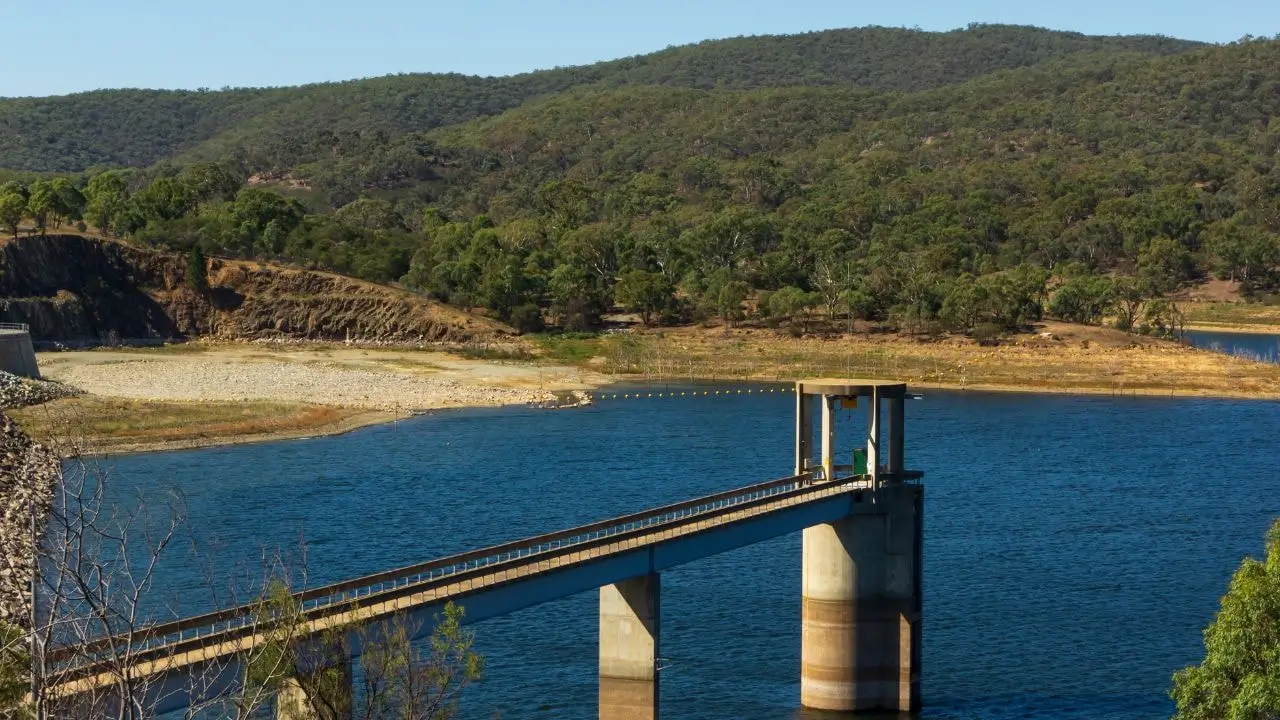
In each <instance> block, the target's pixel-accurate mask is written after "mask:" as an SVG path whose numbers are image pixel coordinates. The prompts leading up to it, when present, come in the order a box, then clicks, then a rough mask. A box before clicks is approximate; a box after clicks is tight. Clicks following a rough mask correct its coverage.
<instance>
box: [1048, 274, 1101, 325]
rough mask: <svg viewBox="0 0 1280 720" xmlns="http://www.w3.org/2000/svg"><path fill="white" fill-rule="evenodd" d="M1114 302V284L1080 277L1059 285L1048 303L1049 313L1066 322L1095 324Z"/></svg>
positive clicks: (1089, 277)
mask: <svg viewBox="0 0 1280 720" xmlns="http://www.w3.org/2000/svg"><path fill="white" fill-rule="evenodd" d="M1114 300H1115V283H1113V282H1112V281H1111V280H1110V279H1109V278H1105V277H1098V276H1089V275H1085V276H1081V277H1074V278H1071V279H1070V280H1067V281H1066V282H1064V283H1063V284H1062V285H1059V286H1058V288H1057V290H1055V291H1054V293H1053V299H1052V300H1051V301H1050V302H1049V312H1050V314H1052V315H1053V316H1055V317H1059V318H1062V319H1063V320H1066V321H1068V322H1075V323H1084V324H1092V323H1095V322H1097V321H1098V320H1099V319H1100V318H1101V317H1102V315H1103V313H1105V312H1106V311H1107V310H1108V309H1109V308H1110V307H1111V304H1112V302H1113V301H1114Z"/></svg>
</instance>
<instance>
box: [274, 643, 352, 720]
mask: <svg viewBox="0 0 1280 720" xmlns="http://www.w3.org/2000/svg"><path fill="white" fill-rule="evenodd" d="M342 650H345V648H342ZM335 662H337V664H334V663H335ZM309 693H315V694H316V695H317V696H318V697H317V698H314V700H315V701H314V702H313V698H312V697H311V696H310V694H309ZM351 708H352V698H351V658H350V656H349V655H345V654H344V655H343V656H341V660H338V658H337V657H336V656H330V655H325V656H324V666H323V667H317V668H315V669H312V670H308V671H306V674H305V675H303V676H302V677H301V678H299V677H291V678H288V679H286V680H285V681H284V683H283V684H282V685H281V687H280V690H279V692H278V693H277V694H276V720H347V719H348V718H350V717H351Z"/></svg>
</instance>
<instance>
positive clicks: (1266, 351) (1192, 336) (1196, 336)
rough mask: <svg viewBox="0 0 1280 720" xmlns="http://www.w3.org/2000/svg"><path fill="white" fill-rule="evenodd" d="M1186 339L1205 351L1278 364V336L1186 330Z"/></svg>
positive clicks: (1279, 360)
mask: <svg viewBox="0 0 1280 720" xmlns="http://www.w3.org/2000/svg"><path fill="white" fill-rule="evenodd" d="M1186 339H1187V341H1188V342H1190V343H1191V344H1192V345H1195V346H1196V347H1198V348H1204V349H1206V350H1215V351H1217V352H1224V353H1227V354H1228V355H1236V356H1239V357H1243V358H1248V359H1250V360H1261V361H1263V362H1270V363H1274V362H1280V335H1263V334H1259V333H1229V332H1217V331H1213V332H1208V331H1203V330H1188V331H1187V333H1186Z"/></svg>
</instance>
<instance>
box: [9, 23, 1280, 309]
mask: <svg viewBox="0 0 1280 720" xmlns="http://www.w3.org/2000/svg"><path fill="white" fill-rule="evenodd" d="M907 48H910V51H909V52H908V51H907V50H906V49H907ZM904 53H905V54H904ZM1173 53H1178V54H1177V55H1176V56H1175V57H1170V55H1171V54H1173ZM938 57H946V58H948V62H946V63H934V64H930V63H929V61H928V58H938ZM890 59H892V60H890ZM1278 65H1280V41H1254V40H1250V41H1242V42H1240V43H1235V44H1232V45H1227V46H1215V47H1205V48H1195V47H1192V46H1191V45H1189V44H1185V43H1179V42H1177V41H1171V40H1167V39H1159V38H1087V37H1084V36H1078V35H1070V34H1061V33H1050V32H1047V31H1039V30H1033V29H1027V28H1007V27H998V26H997V27H993V26H974V27H971V28H969V29H966V30H963V31H957V32H954V33H943V34H930V33H919V32H914V31H890V30H883V29H863V30H856V31H837V32H831V33H814V34H810V35H805V36H793V37H777V38H742V39H737V40H731V41H723V42H716V43H706V44H702V45H698V46H693V47H688V48H674V49H671V50H668V51H664V52H662V53H656V54H654V55H651V56H645V57H643V58H632V59H630V60H627V61H619V62H617V63H604V64H600V65H596V66H591V67H588V68H571V69H567V70H557V71H550V72H549V73H534V74H530V75H527V76H518V77H513V78H497V79H479V78H460V77H439V76H431V77H422V76H403V77H397V78H382V79H378V80H370V81H361V82H357V83H341V84H332V85H322V86H311V87H307V88H293V89H282V90H269V91H245V92H241V91H234V92H229V93H227V94H226V95H225V96H224V95H222V94H219V93H206V94H205V95H207V96H208V97H204V96H202V97H187V96H181V98H180V106H181V107H182V108H186V109H188V110H190V111H191V112H192V113H196V114H199V113H201V112H205V111H206V110H207V111H208V112H209V113H211V114H210V116H209V117H210V120H209V123H211V124H209V125H207V126H204V127H205V130H208V132H211V133H213V134H212V135H207V136H206V135H202V134H201V133H204V132H205V130H200V131H199V132H197V131H196V130H193V129H192V128H187V129H185V130H181V131H180V132H179V131H178V130H174V131H172V132H170V134H169V135H167V136H166V137H167V138H168V139H164V138H158V139H157V142H158V143H159V144H161V145H164V146H165V149H164V151H163V153H162V154H164V155H165V157H166V158H167V159H166V160H165V162H164V163H162V164H160V165H157V166H154V167H151V168H149V169H148V170H146V171H142V172H136V173H133V174H131V175H125V174H123V173H121V172H120V171H109V172H106V173H99V174H95V175H92V176H90V177H88V178H87V180H88V182H87V185H84V190H83V195H84V198H85V207H84V210H83V214H84V217H85V218H86V219H88V221H89V222H90V224H92V225H95V226H97V227H100V228H103V229H104V230H108V231H110V232H114V233H117V234H123V235H132V236H133V237H134V238H136V239H138V240H140V241H142V242H146V243H152V244H157V245H162V246H165V247H170V248H175V249H180V250H183V251H185V250H187V249H188V248H190V247H193V246H199V247H201V248H202V249H203V251H204V252H206V253H217V254H220V255H227V256H232V257H242V258H263V259H273V260H285V261H290V262H294V263H297V264H300V265H303V266H306V267H316V268H325V269H330V270H334V271H337V272H343V273H348V274H354V275H357V276H359V277H362V278H365V279H368V280H375V281H380V282H395V281H399V282H402V283H403V284H404V285H406V286H408V287H410V288H413V289H415V290H418V291H421V292H424V293H426V294H428V295H430V296H432V297H434V298H437V299H440V300H443V301H447V302H450V303H453V304H456V305H459V306H463V307H469V308H483V309H485V310H487V311H488V312H489V313H490V314H491V315H493V316H496V317H499V318H503V319H505V320H507V321H509V322H513V323H517V324H519V325H520V326H521V327H523V328H525V329H529V330H535V329H536V328H537V327H538V322H539V321H540V320H541V319H542V318H546V319H547V320H548V321H550V322H552V323H553V324H555V325H558V326H560V327H561V328H562V329H565V328H567V329H571V330H590V329H593V328H596V327H598V326H599V324H600V321H601V318H602V316H603V315H604V314H605V313H607V312H609V311H611V310H612V309H613V308H614V306H621V307H623V308H626V309H629V310H632V311H634V312H637V313H639V314H640V315H641V317H642V319H643V320H644V322H646V323H651V322H655V320H656V321H658V322H663V321H665V320H670V319H674V318H677V317H684V316H686V315H694V316H697V317H700V318H708V317H719V318H721V319H723V320H724V321H725V322H728V323H732V322H736V321H737V320H739V319H741V318H742V317H743V316H744V312H743V308H744V306H745V305H747V304H748V303H747V300H748V299H749V298H750V297H751V296H752V295H753V294H759V293H762V292H769V293H772V294H773V295H774V297H770V299H769V301H768V302H757V303H756V307H757V308H758V309H759V311H760V312H761V313H768V314H773V315H776V316H782V317H786V318H788V319H791V320H793V321H795V320H798V321H799V322H798V323H793V324H798V325H800V326H801V327H802V328H803V327H805V326H807V325H808V324H809V322H810V320H811V319H812V317H813V316H814V315H815V314H818V313H817V312H816V310H817V309H818V308H821V310H822V313H821V314H822V315H823V316H825V317H826V318H828V319H830V320H838V319H840V316H841V315H843V316H844V317H845V318H846V319H847V320H848V321H849V326H850V327H852V326H853V321H854V320H855V318H860V319H867V320H875V321H889V322H891V323H892V324H895V325H897V326H899V327H901V328H903V329H906V330H908V331H911V332H925V333H933V332H937V331H939V330H941V329H950V330H953V331H957V332H972V331H973V330H974V329H975V328H976V327H978V326H980V325H984V324H992V325H995V326H997V327H999V328H1000V330H1001V332H1010V331H1014V330H1016V329H1019V328H1023V327H1026V326H1027V325H1028V324H1029V323H1031V322H1034V321H1036V320H1038V319H1039V318H1040V317H1041V316H1042V314H1043V312H1044V311H1045V308H1046V306H1047V307H1048V310H1049V311H1050V312H1052V313H1053V314H1054V315H1056V316H1059V317H1062V318H1064V319H1072V320H1077V321H1083V322H1097V321H1099V320H1100V318H1101V316H1102V315H1104V314H1107V313H1108V312H1110V311H1114V312H1115V314H1116V316H1117V317H1118V324H1119V325H1120V326H1121V327H1124V328H1134V327H1140V326H1143V325H1146V326H1148V327H1150V328H1156V329H1157V331H1159V330H1158V328H1160V327H1164V328H1165V329H1166V331H1169V328H1170V327H1171V324H1176V318H1171V317H1169V316H1168V313H1166V312H1164V311H1163V310H1162V309H1161V308H1154V309H1152V308H1148V304H1149V303H1150V302H1151V301H1152V300H1153V299H1154V298H1157V297H1159V296H1162V295H1165V294H1168V293H1171V292H1174V291H1176V290H1177V289H1178V288H1180V287H1182V286H1184V285H1186V284H1187V283H1190V282H1194V281H1196V280H1198V279H1199V278H1202V277H1204V276H1205V275H1206V274H1208V273H1210V272H1216V273H1219V274H1221V275H1222V276H1224V277H1228V278H1234V279H1238V280H1241V281H1242V282H1243V283H1244V284H1245V286H1246V289H1247V290H1249V291H1251V292H1258V293H1259V294H1261V293H1265V292H1268V291H1271V290H1275V289H1278V288H1280V241H1278V240H1277V238H1278V237H1280V201H1278V200H1277V199H1276V198H1277V197H1280V164H1277V161H1276V158H1277V157H1280V155H1278V153H1280V124H1278V123H1277V122H1276V121H1275V120H1272V118H1275V117H1280V93H1278V92H1277V91H1276V90H1277V87H1280V86H1278V85H1277V84H1276V82H1274V81H1271V80H1268V78H1270V77H1272V76H1273V75H1274V69H1275V68H1276V67H1277V66H1278ZM995 69H1003V70H1004V71H1002V72H992V71H993V70H995ZM108 95H109V94H108ZM108 95H102V96H98V95H94V94H89V96H86V97H81V98H79V99H78V100H77V102H88V101H89V100H91V99H92V98H93V97H99V98H100V99H102V101H103V102H107V98H108ZM179 95H181V94H175V95H167V94H163V93H162V94H157V95H155V96H154V97H152V96H147V97H152V99H154V101H155V102H157V103H164V102H170V101H173V102H179ZM111 97H114V96H111ZM134 97H135V99H138V98H142V97H143V96H134ZM214 97H225V98H226V99H228V101H232V100H233V101H234V103H233V104H235V103H239V105H237V107H238V108H240V109H237V110H229V111H227V113H226V114H217V113H218V112H221V111H217V112H215V111H214V109H213V108H215V106H217V102H215V101H214V100H213V99H211V98H214ZM392 98H394V101H393V100H392ZM445 100H447V101H448V102H443V104H442V101H445ZM6 102H8V101H0V115H2V114H3V108H5V107H7V106H6V104H5V103H6ZM48 102H50V103H53V106H57V103H58V102H61V101H56V102H55V101H52V100H51V101H48ZM194 108H200V110H195V109H194ZM242 111H243V113H242ZM183 117H184V118H187V117H188V116H183ZM51 118H52V116H51ZM286 120H287V121H286ZM464 120H465V121H466V122H462V121H464ZM268 121H269V122H268ZM33 122H34V121H33ZM49 122H55V120H54V119H50V120H49ZM183 122H185V119H184V120H183ZM215 126H216V127H215ZM0 127H4V125H3V123H0ZM424 128H429V129H427V130H425V131H424V130H423V129H424ZM188 131H189V132H191V133H195V134H188V135H183V133H188ZM179 135H181V137H178V136H179ZM71 136H74V133H72V135H71ZM130 137H132V136H130ZM4 142H12V140H11V139H6V136H4V135H3V134H0V147H2V146H3V144H4ZM50 152H51V153H52V154H55V155H56V154H57V152H56V151H53V150H51V151H50ZM86 152H87V151H86ZM130 152H131V153H132V152H133V151H132V150H131V151H130ZM148 152H153V153H154V152H159V150H154V151H150V150H149V151H148ZM0 156H3V155H2V154H0ZM13 157H23V155H22V153H15V154H14V155H13ZM208 160H216V161H218V162H217V163H216V164H213V163H210V162H208ZM139 164H142V163H139ZM14 177H15V179H20V180H22V181H23V182H26V183H30V184H34V183H35V182H36V181H37V180H39V178H34V179H33V178H29V177H21V178H19V177H17V176H14ZM242 178H248V179H247V180H244V181H243V182H242V180H241V179H242ZM85 179H86V178H82V177H70V178H67V179H65V180H64V181H65V184H66V185H69V186H71V187H73V188H75V187H80V186H81V185H82V184H84V180H85ZM55 182H57V181H56V180H55ZM4 187H8V186H7V185H6V186H4ZM21 187H25V186H21ZM4 197H5V195H4V194H3V193H2V192H0V221H2V220H4V219H5V218H4V217H3V209H4V208H5V207H6V205H5V201H4V199H3V198H4ZM9 204H11V205H14V206H16V202H11V203H9ZM23 204H24V208H25V206H26V195H25V194H24V195H23ZM21 212H22V213H23V214H24V215H25V214H26V213H27V212H28V211H27V210H26V209H24V210H22V211H21ZM59 212H60V211H55V212H54V214H53V215H51V216H50V217H57V216H59ZM73 216H74V213H68V214H67V215H66V217H68V218H70V217H73ZM55 222H56V220H55ZM11 229H12V227H11ZM1063 268H1072V270H1071V272H1069V273H1067V272H1064V271H1062V269H1063ZM1050 271H1052V272H1053V273H1054V274H1055V275H1056V276H1057V277H1059V278H1063V281H1062V284H1061V285H1060V286H1059V287H1057V288H1056V290H1055V291H1054V292H1053V293H1052V299H1051V298H1050V293H1048V292H1047V288H1048V277H1049V273H1050ZM1102 277H1116V278H1117V280H1116V281H1115V283H1114V287H1112V289H1111V292H1110V293H1108V292H1107V289H1106V288H1105V287H1104V285H1105V282H1104V281H1102V280H1099V278H1102ZM788 288H789V289H788ZM783 289H787V290H786V292H784V293H782V295H781V297H777V293H778V292H780V291H781V290H783ZM799 294H803V295H805V296H806V297H809V298H811V299H812V300H813V302H812V303H811V304H809V305H805V306H801V305H797V304H796V303H793V302H792V300H794V299H795V298H797V297H799ZM775 305H777V307H776V308H775V307H774V306H775ZM784 305H785V306H786V307H783V306H784ZM1109 306H1110V307H1109ZM801 307H802V308H803V310H797V308H801ZM775 310H776V312H775ZM1147 310H1151V311H1152V312H1155V315H1150V313H1148V312H1146V311H1147ZM1157 310H1159V312H1156V311H1157Z"/></svg>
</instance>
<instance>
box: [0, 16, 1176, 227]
mask: <svg viewBox="0 0 1280 720" xmlns="http://www.w3.org/2000/svg"><path fill="white" fill-rule="evenodd" d="M1195 47H1197V44H1196V43H1191V42H1186V41H1181V40H1173V39H1170V38H1159V37H1088V36H1084V35H1079V34H1076V33H1062V32H1052V31H1048V30H1041V29H1037V28H1025V27H1010V26H999V25H975V26H971V27H970V28H968V29H965V30H956V31H952V32H948V33H925V32H920V31H917V30H901V29H892V28H875V27H870V28H860V29H855V30H829V31H825V32H818V33H807V34H804V35H792V36H773V37H753V38H735V39H731V40H718V41H709V42H704V43H699V44H697V45H690V46H686V47H678V48H671V49H668V50H664V51H661V52H657V53H653V54H650V55H645V56H640V57H633V58H626V59H622V60H615V61H612V62H604V63H597V64H595V65H590V66H585V67H576V68H562V69H556V70H547V71H542V72H535V73H526V74H523V75H515V76H511V77H498V78H479V77H464V76H460V75H397V76H390V77H383V78H376V79H371V80H360V81H354V82H345V83H326V84H319V85H308V86H304V87H297V88H275V89H263V90H248V89H234V90H230V89H229V90H223V91H220V92H209V91H204V90H202V91H195V92H190V91H155V90H104V91H97V92H89V93H80V94H76V95H68V96H63V97H53V98H15V99H6V100H0V128H5V129H6V130H5V131H4V132H0V158H4V162H5V165H6V166H8V167H12V168H17V169H26V170H37V171H57V172H68V171H82V170H86V169H88V168H91V167H94V166H126V167H146V166H149V165H152V164H154V163H157V162H160V161H163V160H165V159H167V158H172V157H174V156H177V155H180V154H181V155H184V156H185V157H189V158H198V159H210V158H213V159H222V158H232V159H234V161H235V162H236V163H237V164H238V165H239V166H240V167H241V168H242V169H244V170H246V171H247V172H250V173H251V172H258V171H264V170H265V171H272V170H278V169H281V168H294V167H298V166H300V165H305V164H307V163H311V162H316V161H318V160H321V159H323V158H335V159H336V160H335V163H334V165H335V168H334V170H335V172H333V173H332V174H328V173H326V176H327V177H330V178H333V180H331V181H330V182H333V183H335V184H339V185H340V184H342V183H343V182H344V181H346V180H347V179H348V178H352V177H353V176H356V175H358V174H359V173H360V172H361V171H362V170H365V169H367V168H368V167H369V162H368V161H369V160H370V159H371V158H373V157H376V160H375V162H376V164H377V165H379V166H380V167H382V168H387V169H391V168H394V169H395V173H396V174H397V175H400V176H402V177H420V178H421V179H426V178H425V177H422V176H424V175H425V176H427V177H429V176H430V162H429V161H427V162H424V160H427V159H428V158H431V157H432V156H433V155H434V152H433V150H432V148H431V147H430V146H422V147H414V146H412V145H399V144H395V143H393V142H391V141H394V140H395V139H397V138H398V137H400V136H403V135H405V134H406V133H410V132H414V131H418V130H421V129H423V128H434V127H441V126H446V125H452V124H457V123H460V122H465V121H467V120H471V119H474V118H477V117H484V116H489V115H494V114H497V113H500V112H503V111H504V110H507V109H510V108H512V107H515V106H517V105H520V104H521V103H523V102H525V101H527V100H529V99H531V98H535V97H540V96H545V95H549V94H553V93H557V92H563V91H566V90H569V89H571V88H575V87H588V86H597V87H621V86H637V85H663V86H671V87H688V88H700V89H713V88H727V89H734V90H748V89H753V88H760V87H769V86H803V85H811V86H845V87H866V88H876V89H879V90H888V91H918V90H924V89H928V88H933V87H938V86H940V85H946V84H953V83H958V82H963V81H965V80H968V79H971V78H974V77H978V76H981V75H985V74H988V73H991V72H994V71H997V70H1004V69H1010V68H1017V67H1028V66H1033V65H1036V64H1037V63H1041V62H1045V61H1048V60H1053V59H1061V58H1074V57H1088V56H1089V55H1090V54H1092V53H1101V52H1110V53H1125V52H1132V53H1141V54H1146V55H1163V54H1169V53H1179V52H1185V51H1187V50H1190V49H1193V48H1195ZM283 128H288V130H282V129H283ZM352 199H355V198H354V197H349V198H347V199H344V200H342V201H341V202H339V203H338V204H345V203H346V202H349V201H350V200H352Z"/></svg>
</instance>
